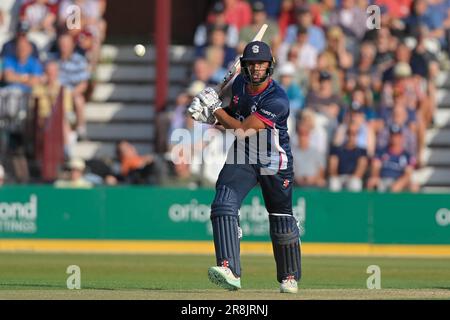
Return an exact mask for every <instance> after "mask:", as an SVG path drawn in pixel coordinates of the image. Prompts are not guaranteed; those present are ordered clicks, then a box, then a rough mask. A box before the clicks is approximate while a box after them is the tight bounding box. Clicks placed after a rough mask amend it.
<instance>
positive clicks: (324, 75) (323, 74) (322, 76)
mask: <svg viewBox="0 0 450 320" xmlns="http://www.w3.org/2000/svg"><path fill="white" fill-rule="evenodd" d="M330 79H331V75H330V74H329V73H328V72H327V71H320V72H319V81H325V80H330Z"/></svg>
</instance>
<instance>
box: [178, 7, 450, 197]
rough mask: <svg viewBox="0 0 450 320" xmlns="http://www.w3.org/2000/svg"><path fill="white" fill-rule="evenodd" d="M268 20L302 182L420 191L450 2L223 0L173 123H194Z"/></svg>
mask: <svg viewBox="0 0 450 320" xmlns="http://www.w3.org/2000/svg"><path fill="white" fill-rule="evenodd" d="M370 5H377V6H378V8H379V11H377V12H378V13H379V14H380V15H379V16H378V17H376V18H379V19H378V20H377V21H379V23H380V25H379V28H377V26H376V25H374V28H368V27H367V25H368V24H367V22H368V20H369V18H370V17H371V15H372V14H373V11H372V12H369V13H368V12H367V11H366V10H367V8H368V7H369V6H370ZM372 17H373V16H372ZM372 19H373V18H372ZM371 21H372V22H373V21H374V20H371ZM264 23H267V24H268V25H269V28H268V30H267V32H266V34H265V36H264V38H263V40H264V41H265V42H267V43H269V44H270V46H271V48H272V52H273V54H274V56H275V59H276V66H275V75H274V77H275V79H276V80H277V81H279V83H280V84H281V85H282V86H283V87H284V89H285V90H286V92H287V95H288V97H289V100H290V108H291V110H290V117H289V124H288V125H289V132H290V136H291V145H292V150H293V155H294V172H295V183H296V185H298V186H301V187H309V188H329V189H330V190H333V191H340V190H349V191H360V190H363V189H368V190H380V191H392V192H398V191H411V192H416V191H418V190H420V185H419V183H418V182H417V181H416V179H415V178H414V177H415V176H414V172H415V171H416V170H417V169H419V168H421V167H422V166H423V163H422V159H423V153H424V148H425V131H426V129H427V128H429V127H430V126H432V125H433V116H434V111H435V109H436V84H435V79H436V77H437V75H438V73H439V71H440V65H441V63H443V62H445V61H446V59H448V52H449V50H450V45H449V39H450V37H449V35H450V32H449V31H450V1H447V0H401V1H400V0H398V1H384V0H371V1H369V0H322V1H320V0H266V1H244V0H223V1H217V2H215V3H213V4H212V6H211V8H210V11H209V13H208V15H207V17H206V19H205V22H204V23H203V24H201V25H199V26H198V28H197V30H196V32H195V35H194V39H193V44H194V46H195V56H196V59H195V63H194V67H193V69H192V82H191V84H190V86H189V87H188V89H187V90H186V92H184V93H182V94H181V95H180V96H179V97H178V99H177V106H176V108H175V109H174V110H175V111H174V112H173V117H172V125H171V130H172V131H173V130H174V129H175V128H182V127H184V128H190V127H191V126H192V124H191V121H190V119H188V116H187V115H186V113H185V110H186V106H187V105H188V104H189V103H190V101H191V100H192V97H193V96H194V95H195V93H197V92H199V91H200V90H201V89H202V88H204V87H205V86H210V85H214V84H217V83H219V82H220V81H221V79H223V76H224V75H225V73H226V70H227V68H228V66H229V65H230V63H232V61H233V58H234V57H235V56H236V55H239V54H240V53H242V51H243V48H244V46H245V44H246V43H248V42H249V41H250V40H251V39H252V38H253V36H254V35H255V34H256V33H257V31H258V30H259V28H260V27H261V26H262V24H264ZM369 24H370V21H369ZM176 174H178V175H179V177H180V178H183V179H186V177H189V176H195V175H197V174H198V169H194V168H193V167H191V168H189V166H187V165H186V166H185V167H183V168H180V167H179V165H178V168H177V170H176ZM213 181H214V179H211V182H213Z"/></svg>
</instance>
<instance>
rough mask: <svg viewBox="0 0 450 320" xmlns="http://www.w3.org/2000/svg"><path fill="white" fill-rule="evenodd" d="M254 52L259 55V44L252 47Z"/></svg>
mask: <svg viewBox="0 0 450 320" xmlns="http://www.w3.org/2000/svg"><path fill="white" fill-rule="evenodd" d="M252 51H253V53H259V46H258V45H257V44H255V45H254V46H253V47H252Z"/></svg>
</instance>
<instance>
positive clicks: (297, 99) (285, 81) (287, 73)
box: [278, 62, 305, 136]
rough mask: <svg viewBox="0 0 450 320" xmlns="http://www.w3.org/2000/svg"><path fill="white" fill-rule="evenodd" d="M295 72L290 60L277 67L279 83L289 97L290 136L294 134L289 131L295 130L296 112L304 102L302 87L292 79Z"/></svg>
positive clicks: (301, 107)
mask: <svg viewBox="0 0 450 320" xmlns="http://www.w3.org/2000/svg"><path fill="white" fill-rule="evenodd" d="M295 73H296V70H295V66H294V65H293V64H292V63H291V62H286V63H285V64H283V65H280V66H279V68H278V75H279V77H280V85H281V87H282V88H283V89H284V90H285V91H286V93H287V96H288V99H289V107H290V112H289V118H288V130H289V131H290V132H289V135H290V136H292V135H293V134H294V132H291V131H293V130H295V119H296V116H297V113H298V112H299V111H300V110H302V109H303V107H304V103H305V96H304V95H303V92H302V89H301V88H300V86H299V85H298V84H297V83H295V81H294V76H295Z"/></svg>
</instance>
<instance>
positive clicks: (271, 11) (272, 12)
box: [251, 0, 283, 19]
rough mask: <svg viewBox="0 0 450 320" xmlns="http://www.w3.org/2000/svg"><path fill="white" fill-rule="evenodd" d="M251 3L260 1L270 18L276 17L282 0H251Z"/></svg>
mask: <svg viewBox="0 0 450 320" xmlns="http://www.w3.org/2000/svg"><path fill="white" fill-rule="evenodd" d="M251 2H252V3H253V4H255V3H256V2H261V3H262V4H263V5H264V10H265V12H266V14H267V16H268V17H269V18H270V19H277V18H278V17H279V15H280V10H281V3H282V2H283V1H282V0H256V1H255V0H251Z"/></svg>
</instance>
